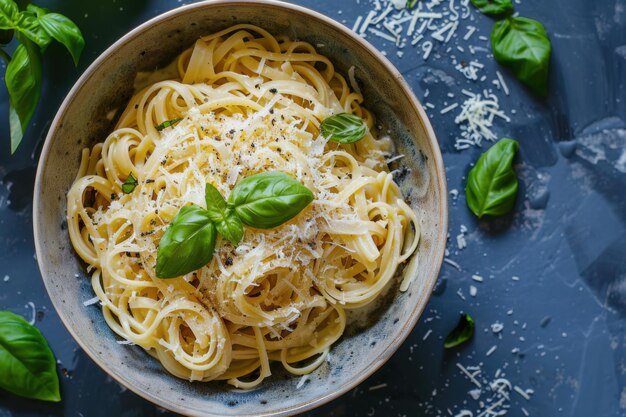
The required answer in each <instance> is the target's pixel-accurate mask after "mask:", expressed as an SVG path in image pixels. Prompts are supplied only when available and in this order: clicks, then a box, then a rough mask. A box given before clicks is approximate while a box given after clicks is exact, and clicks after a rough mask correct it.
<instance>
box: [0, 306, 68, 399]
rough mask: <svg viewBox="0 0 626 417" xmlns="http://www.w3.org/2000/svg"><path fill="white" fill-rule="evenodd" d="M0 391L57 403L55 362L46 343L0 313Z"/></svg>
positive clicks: (33, 331) (29, 328) (19, 321)
mask: <svg viewBox="0 0 626 417" xmlns="http://www.w3.org/2000/svg"><path fill="white" fill-rule="evenodd" d="M0 388H2V389H5V390H7V391H9V392H12V393H13V394H16V395H19V396H22V397H27V398H34V399H37V400H44V401H55V402H58V401H61V394H60V392H59V377H58V376H57V368H56V361H55V359H54V355H53V354H52V351H51V350H50V347H49V346H48V343H47V342H46V339H44V337H43V335H42V334H41V332H40V331H39V330H38V329H37V328H36V327H35V326H33V325H31V324H30V323H28V322H27V321H26V320H24V319H23V318H22V317H20V316H18V315H16V314H13V313H11V312H9V311H0Z"/></svg>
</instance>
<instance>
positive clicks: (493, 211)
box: [465, 138, 519, 218]
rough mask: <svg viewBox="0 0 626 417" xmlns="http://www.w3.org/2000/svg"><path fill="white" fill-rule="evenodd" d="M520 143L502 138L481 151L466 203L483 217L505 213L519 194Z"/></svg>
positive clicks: (467, 192) (472, 173) (469, 179)
mask: <svg viewBox="0 0 626 417" xmlns="http://www.w3.org/2000/svg"><path fill="white" fill-rule="evenodd" d="M518 149H519V144H518V143H517V141H515V140H513V139H507V138H504V139H501V140H499V141H498V142H497V143H496V144H495V145H493V146H492V147H491V148H489V150H487V152H485V153H484V154H482V155H481V157H480V158H479V159H478V162H476V165H475V166H474V168H472V170H471V171H470V173H469V176H468V178H467V186H466V187H465V196H466V198H467V206H468V207H469V208H470V210H472V212H473V213H474V214H475V215H476V216H478V217H479V218H480V217H483V216H484V215H490V216H502V215H504V214H507V213H508V212H510V211H511V210H512V209H513V206H514V205H515V198H516V196H517V188H518V183H517V176H516V175H515V171H514V170H513V158H515V154H516V153H517V150H518Z"/></svg>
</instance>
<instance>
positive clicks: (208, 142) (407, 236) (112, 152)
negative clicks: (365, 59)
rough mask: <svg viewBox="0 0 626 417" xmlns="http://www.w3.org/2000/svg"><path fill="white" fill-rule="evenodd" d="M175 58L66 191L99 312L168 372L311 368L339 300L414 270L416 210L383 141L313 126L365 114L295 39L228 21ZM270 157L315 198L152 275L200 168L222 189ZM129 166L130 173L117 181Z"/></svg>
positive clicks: (252, 376)
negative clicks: (187, 266) (283, 218)
mask: <svg viewBox="0 0 626 417" xmlns="http://www.w3.org/2000/svg"><path fill="white" fill-rule="evenodd" d="M175 69H176V72H177V76H174V77H170V78H172V79H167V80H162V81H158V82H152V83H150V84H149V85H147V86H145V87H144V88H142V89H140V91H137V92H136V94H135V95H134V96H133V97H132V99H131V100H130V102H129V103H128V105H127V107H126V109H125V110H124V112H123V113H122V115H121V117H120V118H119V121H118V122H117V125H116V127H115V130H114V131H113V132H112V133H111V134H110V135H109V136H108V137H107V138H106V140H105V141H104V142H103V143H99V144H96V145H95V146H94V147H93V148H91V149H84V150H83V151H82V160H81V165H80V169H79V172H78V175H77V178H76V181H75V182H74V184H73V185H72V187H71V189H70V190H69V192H68V195H67V207H68V208H67V220H68V230H69V235H70V238H71V241H72V244H73V246H74V248H75V250H76V252H77V254H78V255H79V256H80V258H82V259H83V260H84V261H85V262H86V263H87V265H88V271H89V272H90V273H91V284H92V287H93V290H94V292H95V294H96V296H97V297H98V298H99V300H100V301H101V304H102V312H103V315H104V318H105V320H106V322H107V323H108V325H109V326H110V328H111V329H112V330H113V331H114V332H115V333H116V334H118V335H119V336H120V337H122V338H123V339H124V340H125V341H127V342H124V343H132V344H136V345H139V346H140V347H142V348H143V349H145V350H146V351H147V352H148V353H150V354H151V355H152V356H154V357H155V358H157V359H158V360H159V361H160V362H161V363H162V364H163V366H164V367H165V369H166V370H167V371H169V372H170V373H172V374H173V375H175V376H177V377H180V378H185V379H188V380H192V381H194V380H197V381H209V380H226V381H227V382H228V383H230V384H232V385H234V386H235V387H238V388H243V389H248V388H253V387H255V386H257V385H259V384H260V383H261V382H262V381H263V380H264V379H265V378H266V377H268V376H269V375H270V374H271V368H270V363H271V362H280V363H281V364H282V366H283V367H284V368H285V369H286V370H287V371H288V372H290V373H292V374H295V375H304V374H307V373H310V372H312V371H313V370H315V369H316V368H317V367H318V366H319V365H320V364H322V363H323V362H324V360H325V358H326V355H327V354H328V352H329V349H330V347H331V345H332V344H333V343H335V342H336V341H337V340H338V339H339V338H340V337H341V335H342V334H343V332H344V329H345V327H346V322H347V319H346V310H348V309H357V308H361V307H364V306H366V305H368V304H370V303H371V302H372V301H374V300H376V299H377V298H378V297H380V296H381V294H382V293H383V291H384V290H385V288H387V287H389V284H390V282H391V281H392V279H393V278H394V276H396V272H397V270H398V267H399V266H400V265H403V264H408V265H409V266H408V267H405V270H404V272H405V277H406V278H405V281H403V283H402V287H401V289H403V290H404V289H406V286H407V285H408V279H409V278H410V277H411V276H414V275H415V269H416V268H417V262H416V258H417V257H413V258H411V256H412V255H413V253H414V252H415V251H416V249H417V246H418V242H419V222H418V219H417V217H416V215H415V213H414V211H413V210H412V209H411V208H410V207H409V206H408V205H407V204H406V203H405V202H404V200H403V197H402V194H401V192H400V190H399V188H398V186H397V185H396V183H395V182H394V181H393V176H392V174H391V173H390V172H389V170H388V168H387V164H386V162H385V158H386V157H388V156H389V155H390V154H391V152H392V151H393V149H392V147H391V142H390V140H389V139H388V138H380V139H377V138H375V137H374V136H373V135H372V134H371V133H369V132H368V133H367V134H366V135H365V137H364V138H363V139H361V140H360V141H358V142H355V143H353V144H347V145H342V144H338V143H334V142H329V141H327V140H326V139H325V138H324V137H322V136H321V135H320V123H321V121H323V120H324V119H325V118H327V117H329V116H331V115H333V114H337V113H341V112H346V113H351V114H354V115H357V116H359V117H361V118H362V119H363V120H364V121H365V122H366V124H367V125H368V127H369V128H370V129H371V128H373V124H374V119H373V117H372V115H371V114H370V112H369V111H368V110H366V109H365V108H364V107H362V106H361V104H362V102H363V97H362V96H361V94H360V92H356V91H354V90H355V88H354V87H352V88H351V86H349V83H348V82H346V80H345V79H344V77H342V76H341V75H340V74H338V73H336V72H335V71H334V67H333V64H332V63H331V62H330V61H329V60H328V59H327V58H326V57H324V56H323V55H320V54H319V53H317V52H316V50H315V48H314V47H313V46H311V45H310V44H308V43H305V42H301V41H295V40H290V39H288V38H287V37H274V36H272V35H271V34H269V33H268V32H266V31H265V30H263V29H261V28H258V27H255V26H253V25H247V24H244V25H237V26H233V27H231V28H229V29H226V30H223V31H221V32H218V33H215V34H213V35H209V36H206V37H203V38H201V39H199V40H198V41H197V42H196V43H195V45H193V46H192V47H191V48H189V49H187V50H186V51H184V52H183V53H182V54H181V55H180V56H179V57H178V58H177V59H176V62H175ZM357 91H358V88H357ZM178 119H180V121H179V120H178ZM172 120H174V121H176V123H174V122H171V123H167V124H172V126H171V127H167V128H166V129H162V130H160V129H157V127H158V126H159V125H162V124H163V122H166V121H172ZM161 127H162V126H161ZM268 170H276V171H282V172H285V173H287V174H289V175H291V176H293V177H294V178H296V179H297V180H298V181H300V182H301V183H302V184H304V185H305V186H306V187H307V188H309V189H310V190H312V191H313V193H314V200H313V202H312V203H311V204H310V205H309V206H308V207H307V208H306V209H304V211H302V212H301V213H300V214H299V215H298V216H296V217H295V218H293V219H292V220H290V221H289V222H287V223H285V224H283V225H281V226H279V227H277V228H275V229H269V230H261V229H255V228H246V229H245V234H244V237H243V240H242V241H241V242H240V243H239V244H238V245H236V246H235V245H233V244H231V243H230V242H228V241H226V240H225V239H220V238H218V241H217V244H216V247H215V254H214V257H213V259H212V260H211V261H210V262H209V264H207V265H206V266H204V267H202V268H200V269H198V270H197V271H195V272H193V273H189V274H186V275H184V276H181V277H178V278H174V279H160V278H157V277H156V275H155V264H156V254H157V248H158V244H159V240H160V237H161V236H162V235H163V233H164V232H165V230H166V228H167V226H168V224H169V223H170V222H171V221H172V219H173V217H174V216H175V215H176V213H177V212H178V210H179V209H180V208H181V207H183V206H185V205H187V204H189V203H195V204H198V205H200V206H203V205H204V204H205V203H204V186H205V184H206V183H211V184H213V185H214V186H215V187H216V188H217V189H218V190H219V191H220V192H221V193H222V194H223V195H225V196H227V195H228V194H229V192H230V190H232V188H233V186H234V185H235V184H236V183H237V181H238V180H240V179H242V178H244V177H246V176H249V175H252V174H256V173H260V172H265V171H268ZM130 175H132V176H133V177H134V178H136V180H137V186H136V188H134V190H133V191H132V192H131V193H124V192H123V191H122V186H123V184H124V182H125V181H126V180H127V178H129V176H130ZM411 259H413V260H412V261H411ZM409 261H410V262H409Z"/></svg>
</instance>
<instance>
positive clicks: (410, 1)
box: [406, 0, 417, 9]
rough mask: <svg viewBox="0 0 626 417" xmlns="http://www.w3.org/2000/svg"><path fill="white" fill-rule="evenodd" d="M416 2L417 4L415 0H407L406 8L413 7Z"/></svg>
mask: <svg viewBox="0 0 626 417" xmlns="http://www.w3.org/2000/svg"><path fill="white" fill-rule="evenodd" d="M416 4H417V0H407V2H406V8H407V9H412V8H413V7H415V5H416Z"/></svg>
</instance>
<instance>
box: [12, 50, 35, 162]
mask: <svg viewBox="0 0 626 417" xmlns="http://www.w3.org/2000/svg"><path fill="white" fill-rule="evenodd" d="M4 81H5V83H6V85H7V90H8V91H9V125H10V128H11V153H14V152H15V150H16V149H17V146H18V145H19V144H20V142H21V141H22V137H23V136H24V132H25V131H26V127H27V126H28V122H29V121H30V119H31V118H32V117H33V113H34V112H35V108H36V107H37V102H38V101H39V97H40V96H41V57H40V52H39V49H38V48H37V47H36V46H35V45H34V44H33V43H32V42H30V41H29V40H28V39H24V40H23V43H22V44H20V45H18V46H17V48H16V49H15V52H14V53H13V57H12V58H11V61H10V62H9V65H8V66H7V71H6V74H5V77H4Z"/></svg>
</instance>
